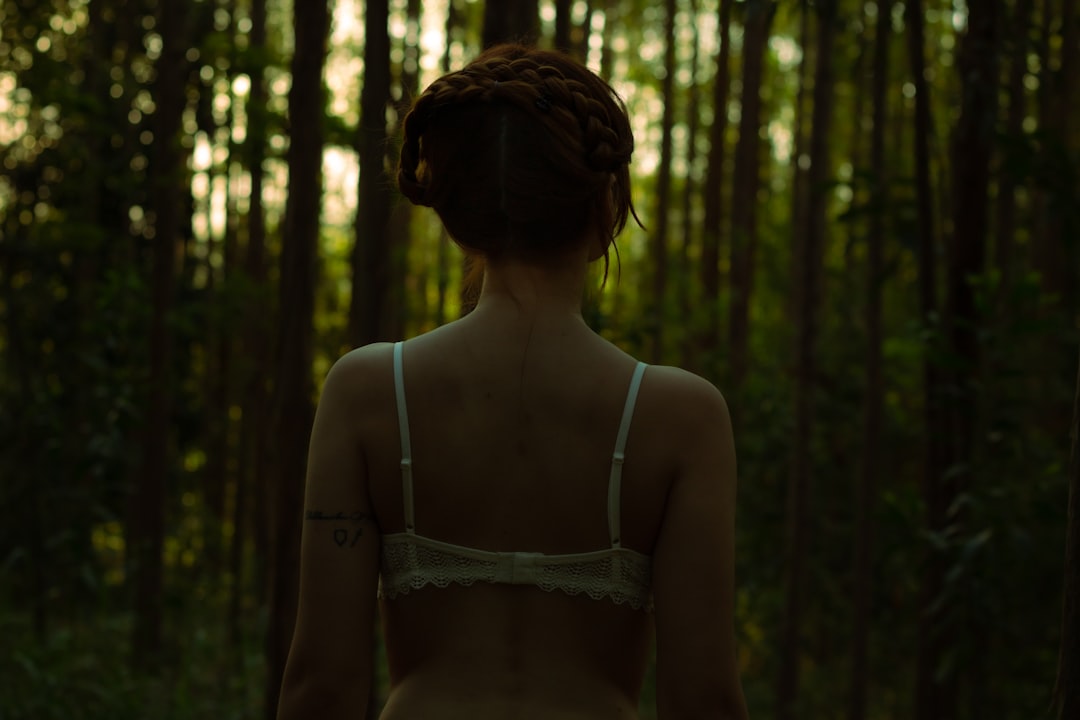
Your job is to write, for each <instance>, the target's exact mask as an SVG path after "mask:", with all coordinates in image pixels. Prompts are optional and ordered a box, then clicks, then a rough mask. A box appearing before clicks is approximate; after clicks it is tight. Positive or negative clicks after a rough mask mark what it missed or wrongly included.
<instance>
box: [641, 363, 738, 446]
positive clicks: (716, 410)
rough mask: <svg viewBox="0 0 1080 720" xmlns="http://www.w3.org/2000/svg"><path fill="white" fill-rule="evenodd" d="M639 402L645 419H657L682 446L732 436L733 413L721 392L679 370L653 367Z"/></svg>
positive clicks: (667, 433) (670, 367) (647, 375)
mask: <svg viewBox="0 0 1080 720" xmlns="http://www.w3.org/2000/svg"><path fill="white" fill-rule="evenodd" d="M639 402H640V403H641V406H642V407H641V409H642V411H643V415H645V416H646V417H651V418H653V419H655V422H656V423H657V424H658V425H660V426H661V427H662V428H663V429H664V430H666V432H665V435H667V436H668V437H669V438H672V439H676V440H678V444H679V445H683V444H693V443H697V442H700V441H701V440H702V439H703V438H710V437H715V435H716V433H718V432H719V433H730V432H731V413H730V410H729V409H728V405H727V400H726V399H725V398H724V395H723V393H722V392H721V391H720V389H719V388H717V387H716V385H714V384H713V383H712V382H710V381H709V380H707V379H706V378H703V377H701V376H700V375H697V374H695V373H692V372H690V371H688V370H684V369H682V368H679V367H673V366H669V365H650V366H649V368H648V370H647V371H646V373H645V376H644V379H643V382H642V388H641V395H640V399H639Z"/></svg>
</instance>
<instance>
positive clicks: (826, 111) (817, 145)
mask: <svg viewBox="0 0 1080 720" xmlns="http://www.w3.org/2000/svg"><path fill="white" fill-rule="evenodd" d="M837 5H838V0H821V1H819V2H818V3H817V4H816V6H815V9H816V19H817V48H816V53H817V54H816V56H815V66H814V105H813V107H814V110H813V116H812V123H813V127H812V128H811V130H810V172H809V175H808V177H807V184H808V190H809V199H808V202H807V210H806V214H807V225H806V233H805V234H804V235H803V246H802V247H801V248H797V249H796V258H797V259H796V262H798V263H799V267H800V268H801V272H800V278H799V286H798V288H797V292H798V298H799V299H798V302H797V303H796V307H797V308H798V316H797V318H796V330H795V333H796V342H795V397H794V405H795V430H794V437H793V440H792V452H791V474H790V478H789V483H788V500H787V554H786V557H787V578H786V583H785V584H786V592H785V605H784V619H783V624H782V630H781V632H782V639H781V648H782V653H783V655H782V657H781V661H780V679H779V684H778V688H777V703H778V708H777V710H778V712H777V717H778V718H779V719H780V720H791V719H792V718H795V717H798V716H799V714H800V713H799V709H798V695H799V663H800V661H801V656H802V634H803V631H802V627H803V620H804V616H805V612H806V607H805V598H806V575H807V567H806V566H807V559H808V554H809V549H808V547H809V540H810V494H811V480H812V472H811V463H812V460H811V453H810V447H811V431H812V428H813V425H814V399H815V396H816V394H817V386H818V377H817V339H818V332H819V330H818V313H819V305H820V303H821V298H820V294H821V293H820V285H821V275H822V263H823V258H824V244H825V227H826V217H827V211H828V198H829V195H830V193H829V187H828V179H829V173H830V169H829V168H830V163H829V149H830V144H829V138H830V134H831V131H832V108H833V93H834V69H833V59H834V58H833V54H834V50H833V45H834V39H835V36H836V24H837V18H838V14H839V12H838V7H837Z"/></svg>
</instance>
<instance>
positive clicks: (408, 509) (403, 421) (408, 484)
mask: <svg viewBox="0 0 1080 720" xmlns="http://www.w3.org/2000/svg"><path fill="white" fill-rule="evenodd" d="M394 394H395V395H396V396H397V411H398V412H397V415H398V433H399V434H400V435H401V495H402V503H403V504H404V506H405V532H407V533H409V534H410V535H412V534H415V533H416V518H415V517H414V515H413V482H412V443H411V442H410V440H409V411H408V409H407V408H406V407H405V370H404V362H403V360H402V343H401V342H400V341H398V342H396V343H394Z"/></svg>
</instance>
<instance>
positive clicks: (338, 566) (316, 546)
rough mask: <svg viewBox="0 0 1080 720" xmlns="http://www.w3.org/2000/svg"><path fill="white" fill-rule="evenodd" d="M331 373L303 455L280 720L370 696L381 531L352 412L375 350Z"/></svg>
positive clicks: (336, 709)
mask: <svg viewBox="0 0 1080 720" xmlns="http://www.w3.org/2000/svg"><path fill="white" fill-rule="evenodd" d="M368 350H369V349H368V348H364V349H361V350H358V351H354V352H352V353H350V354H349V355H346V356H345V357H343V358H342V359H341V360H339V361H338V362H337V363H336V364H335V365H334V367H333V368H332V369H331V370H330V373H329V375H328V376H327V378H326V384H325V386H324V388H323V394H322V398H321V400H320V401H319V408H318V411H317V412H316V415H315V423H314V427H313V429H312V433H311V445H310V450H309V454H308V474H307V489H306V493H305V494H306V498H305V507H304V524H303V533H302V539H301V549H300V602H299V611H298V614H297V620H296V630H295V633H294V634H293V641H292V647H291V648H290V650H289V659H288V662H287V663H286V666H285V677H284V680H283V682H282V686H281V699H280V702H279V705H278V720H308V719H309V718H320V720H335V719H337V718H350V720H351V719H354V718H357V717H363V714H364V712H365V711H366V708H367V703H368V696H369V694H370V692H371V676H372V663H373V649H372V634H373V631H374V622H375V603H376V597H375V595H376V583H377V582H378V571H379V542H380V539H379V530H378V526H377V525H376V523H375V522H374V518H373V517H372V514H373V513H372V507H371V502H370V500H369V498H368V491H367V477H366V470H365V464H364V458H363V452H362V449H361V444H360V439H359V435H358V426H359V423H358V422H357V418H356V410H357V408H358V407H362V404H360V403H362V401H363V398H362V395H363V393H361V392H360V388H361V387H362V385H361V383H362V382H365V381H367V382H370V373H371V370H370V369H367V368H370V366H371V361H370V358H371V354H372V353H371V352H369V351H368Z"/></svg>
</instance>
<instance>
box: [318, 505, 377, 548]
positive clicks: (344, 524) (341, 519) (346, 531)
mask: <svg viewBox="0 0 1080 720" xmlns="http://www.w3.org/2000/svg"><path fill="white" fill-rule="evenodd" d="M306 517H307V520H308V521H310V522H320V523H323V522H325V523H330V524H331V525H332V526H333V530H334V532H333V537H334V544H335V545H337V546H338V547H339V548H353V547H356V544H357V543H358V542H360V538H361V537H363V535H364V527H363V525H364V523H365V522H369V521H370V520H371V517H370V516H369V515H367V514H365V513H362V512H351V513H347V512H344V511H341V510H338V511H337V512H332V513H327V512H323V511H322V510H308V511H307V515H306Z"/></svg>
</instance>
